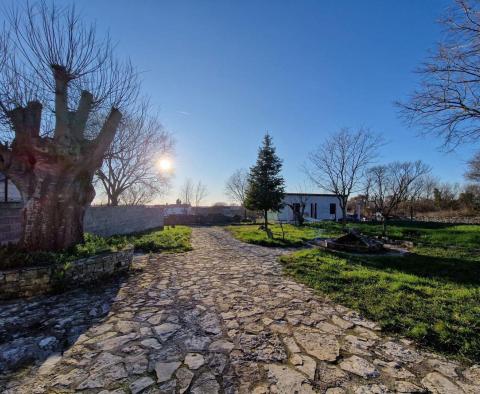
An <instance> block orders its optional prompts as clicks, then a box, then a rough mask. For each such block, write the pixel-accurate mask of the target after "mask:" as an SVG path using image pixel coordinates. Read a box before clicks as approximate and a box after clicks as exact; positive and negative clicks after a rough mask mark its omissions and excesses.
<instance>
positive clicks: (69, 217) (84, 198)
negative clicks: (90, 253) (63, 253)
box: [20, 167, 95, 250]
mask: <svg viewBox="0 0 480 394" xmlns="http://www.w3.org/2000/svg"><path fill="white" fill-rule="evenodd" d="M91 180H92V175H91V174H88V173H83V174H78V173H76V172H75V171H72V173H71V174H68V170H65V169H63V168H60V167H57V168H50V169H49V171H43V170H37V171H36V174H35V176H33V177H32V184H26V185H24V186H22V187H21V188H20V190H21V192H22V195H23V198H24V202H25V204H24V208H23V232H22V238H21V244H22V246H23V247H24V248H26V249H28V250H59V249H64V248H68V247H69V246H72V245H75V244H76V243H78V242H81V241H83V217H84V214H85V210H86V208H87V207H88V205H89V204H90V203H91V202H92V200H93V198H94V197H95V191H94V189H93V187H92V186H91Z"/></svg>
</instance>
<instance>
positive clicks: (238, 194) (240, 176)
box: [225, 169, 248, 219]
mask: <svg viewBox="0 0 480 394" xmlns="http://www.w3.org/2000/svg"><path fill="white" fill-rule="evenodd" d="M247 187H248V171H247V170H244V169H240V170H236V171H235V172H234V173H233V174H232V175H231V176H230V177H229V178H228V179H227V182H226V183H225V193H226V194H227V196H229V197H230V198H231V199H232V200H234V201H235V202H237V203H238V204H240V206H242V207H243V211H244V219H247V208H245V199H246V197H247Z"/></svg>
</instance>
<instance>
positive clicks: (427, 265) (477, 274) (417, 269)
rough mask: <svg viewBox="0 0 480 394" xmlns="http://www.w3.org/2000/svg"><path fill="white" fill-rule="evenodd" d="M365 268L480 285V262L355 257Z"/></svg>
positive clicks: (419, 256) (417, 256) (421, 256)
mask: <svg viewBox="0 0 480 394" xmlns="http://www.w3.org/2000/svg"><path fill="white" fill-rule="evenodd" d="M353 259H354V260H355V261H356V262H358V263H360V264H362V265H363V266H366V267H370V268H375V269H379V270H387V271H394V272H402V273H405V274H410V275H416V276H419V277H422V278H427V279H434V280H438V281H442V282H452V283H456V284H459V285H480V262H479V261H473V260H466V259H461V258H453V257H442V256H430V255H424V254H417V253H410V254H407V255H403V256H373V257H368V258H367V257H354V258H353Z"/></svg>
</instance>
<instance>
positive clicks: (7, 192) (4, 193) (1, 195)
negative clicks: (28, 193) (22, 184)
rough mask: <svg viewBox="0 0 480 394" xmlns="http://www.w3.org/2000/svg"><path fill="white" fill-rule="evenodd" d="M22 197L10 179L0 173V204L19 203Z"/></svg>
mask: <svg viewBox="0 0 480 394" xmlns="http://www.w3.org/2000/svg"><path fill="white" fill-rule="evenodd" d="M21 201H22V196H21V195H20V192H19V191H18V189H17V188H16V187H15V185H14V184H13V183H12V181H11V180H10V179H8V178H7V177H6V176H5V175H4V174H2V173H0V204H2V203H9V202H21Z"/></svg>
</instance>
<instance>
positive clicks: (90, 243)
mask: <svg viewBox="0 0 480 394" xmlns="http://www.w3.org/2000/svg"><path fill="white" fill-rule="evenodd" d="M191 232H192V230H191V229H190V228H189V227H186V226H176V227H175V228H173V227H168V226H165V228H164V230H152V231H148V232H144V233H138V234H130V235H116V236H112V237H99V236H97V235H93V234H85V243H83V244H78V245H76V246H74V247H73V248H71V249H69V250H65V251H62V252H55V253H53V252H29V253H27V252H24V251H22V250H19V249H18V248H16V247H15V246H12V245H10V246H2V247H0V269H9V268H18V267H32V266H37V265H51V264H65V263H68V262H70V261H73V260H76V259H79V258H82V257H89V256H93V255H96V254H100V253H104V252H115V251H118V250H122V249H124V248H125V247H126V246H127V245H133V246H134V247H135V250H136V251H143V252H185V251H188V250H191V249H192V247H191V245H190V235H191Z"/></svg>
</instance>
